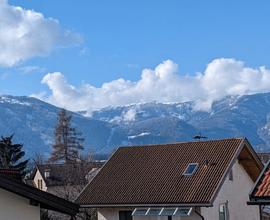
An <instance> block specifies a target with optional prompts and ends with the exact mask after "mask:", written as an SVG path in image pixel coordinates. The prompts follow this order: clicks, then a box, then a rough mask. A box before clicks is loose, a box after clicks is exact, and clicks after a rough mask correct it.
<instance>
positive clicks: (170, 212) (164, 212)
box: [160, 208, 176, 216]
mask: <svg viewBox="0 0 270 220" xmlns="http://www.w3.org/2000/svg"><path fill="white" fill-rule="evenodd" d="M175 211H176V208H163V209H162V211H161V213H160V215H165V216H173V215H174V213H175Z"/></svg>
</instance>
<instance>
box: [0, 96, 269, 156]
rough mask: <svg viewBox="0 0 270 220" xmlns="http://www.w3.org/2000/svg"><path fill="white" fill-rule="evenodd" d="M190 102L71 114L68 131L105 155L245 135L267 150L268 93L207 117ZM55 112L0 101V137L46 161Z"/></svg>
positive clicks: (37, 104)
mask: <svg viewBox="0 0 270 220" xmlns="http://www.w3.org/2000/svg"><path fill="white" fill-rule="evenodd" d="M193 106H194V103H193V102H185V103H167V104H165V103H157V102H151V103H142V104H131V105H128V106H118V107H107V108H104V109H100V110H98V111H94V112H93V113H92V115H91V117H89V116H86V114H84V112H83V111H82V112H74V113H73V119H72V120H73V126H75V127H76V128H77V129H78V130H80V131H81V132H82V133H83V136H84V138H85V143H84V146H85V151H86V152H88V151H91V152H95V153H96V154H99V155H101V154H102V155H108V154H110V153H111V152H112V151H113V150H114V149H115V148H117V147H118V146H122V145H141V144H155V143H169V142H180V141H194V139H193V137H194V136H195V135H198V134H202V135H203V136H206V137H207V138H208V139H219V138H227V137H239V136H245V137H247V138H248V140H249V141H250V142H251V144H252V145H253V147H254V148H255V150H257V151H270V93H261V94H254V95H244V96H230V97H226V98H224V99H222V100H219V101H216V102H214V103H213V106H212V109H211V111H209V112H205V111H195V110H194V108H193ZM59 110H60V109H59V108H58V107H56V106H53V105H51V104H48V103H46V102H43V101H41V100H38V99H35V98H32V97H26V96H0V122H1V123H0V134H1V135H3V136H6V135H10V134H14V142H19V143H23V144H24V150H25V151H26V154H27V156H28V157H32V156H34V155H35V154H36V153H38V154H40V153H42V154H44V155H45V156H46V157H47V156H49V154H50V152H51V145H52V144H53V141H54V127H55V125H56V119H57V113H58V112H59Z"/></svg>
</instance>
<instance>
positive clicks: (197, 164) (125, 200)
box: [76, 138, 263, 220]
mask: <svg viewBox="0 0 270 220" xmlns="http://www.w3.org/2000/svg"><path fill="white" fill-rule="evenodd" d="M262 168H263V165H262V163H261V161H260V159H259V157H258V156H257V154H256V153H255V152H254V150H253V148H252V146H251V145H250V143H249V142H248V140H247V139H245V138H232V139H223V140H210V141H198V142H186V143H174V144H161V145H146V146H134V147H121V148H119V149H118V150H117V151H116V152H115V153H114V154H113V156H112V157H111V158H110V159H109V160H108V162H107V163H106V164H105V165H104V166H103V168H102V169H101V170H100V172H99V173H98V174H97V175H96V176H95V177H94V178H93V180H92V181H91V182H90V183H89V184H88V185H87V186H86V187H85V189H84V190H83V191H82V193H81V194H80V195H79V197H78V198H77V199H76V202H77V203H79V204H80V205H81V207H83V208H93V207H95V208H97V211H98V220H131V219H134V220H155V219H157V220H179V219H181V220H202V219H206V220H218V219H219V220H228V219H230V220H247V219H248V220H258V219H259V213H260V210H259V207H258V206H248V205H247V201H248V200H249V192H250V190H251V189H252V187H253V185H254V182H255V180H256V179H257V177H258V176H259V174H260V172H261V170H262Z"/></svg>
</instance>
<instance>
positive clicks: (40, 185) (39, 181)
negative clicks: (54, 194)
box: [38, 179, 43, 189]
mask: <svg viewBox="0 0 270 220" xmlns="http://www.w3.org/2000/svg"><path fill="white" fill-rule="evenodd" d="M38 188H39V189H42V188H43V186H42V180H40V179H39V180H38Z"/></svg>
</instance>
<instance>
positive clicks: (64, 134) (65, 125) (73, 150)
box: [49, 109, 84, 163]
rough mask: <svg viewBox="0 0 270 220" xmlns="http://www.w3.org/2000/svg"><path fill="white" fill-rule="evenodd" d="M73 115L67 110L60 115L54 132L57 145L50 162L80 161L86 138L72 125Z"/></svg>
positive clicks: (54, 146) (55, 144)
mask: <svg viewBox="0 0 270 220" xmlns="http://www.w3.org/2000/svg"><path fill="white" fill-rule="evenodd" d="M71 119H72V115H71V114H70V113H68V112H67V111H66V110H65V109H62V110H61V111H60V112H59V113H58V119H57V125H56V128H55V131H54V135H55V143H54V145H53V151H52V154H51V157H50V159H49V161H50V162H64V163H72V162H77V161H78V160H79V151H80V150H83V145H82V144H83V141H84V138H82V137H81V135H82V134H81V133H80V132H77V130H76V129H75V128H74V127H72V125H71Z"/></svg>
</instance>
